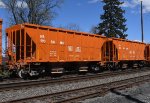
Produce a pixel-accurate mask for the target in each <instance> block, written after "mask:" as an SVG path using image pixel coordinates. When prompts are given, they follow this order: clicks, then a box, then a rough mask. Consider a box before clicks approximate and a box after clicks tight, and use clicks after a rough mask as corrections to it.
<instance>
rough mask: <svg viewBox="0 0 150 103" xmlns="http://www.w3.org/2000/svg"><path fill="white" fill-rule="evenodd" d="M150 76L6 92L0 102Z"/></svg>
mask: <svg viewBox="0 0 150 103" xmlns="http://www.w3.org/2000/svg"><path fill="white" fill-rule="evenodd" d="M148 74H150V71H146V72H141V73H135V74H129V75H122V76H115V77H110V78H105V79H95V80H89V81H88V80H87V81H82V82H72V83H69V84H68V83H66V84H60V85H56V84H55V85H51V84H50V85H49V86H43V87H34V88H23V89H21V90H15V91H5V92H0V101H3V102H4V101H9V100H14V99H19V98H26V97H31V96H35V95H44V94H50V93H56V92H62V91H66V90H72V89H78V88H83V87H89V86H94V85H99V84H103V83H108V82H113V81H118V80H123V79H129V78H133V77H138V76H143V75H148Z"/></svg>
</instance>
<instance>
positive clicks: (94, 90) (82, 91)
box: [2, 75, 150, 103]
mask: <svg viewBox="0 0 150 103" xmlns="http://www.w3.org/2000/svg"><path fill="white" fill-rule="evenodd" d="M147 81H150V75H144V76H139V77H134V78H129V79H124V80H120V81H114V82H109V83H104V84H100V85H95V86H90V87H84V88H79V89H74V90H68V91H63V92H58V93H53V94H46V95H41V96H33V97H29V98H22V99H17V100H11V101H7V103H20V102H24V103H28V102H29V101H30V100H33V99H38V100H39V99H43V98H51V100H52V101H51V102H52V103H70V102H77V101H79V100H84V99H87V98H92V97H96V96H102V95H104V94H106V93H108V92H109V91H110V90H117V89H118V90H120V89H125V88H129V87H132V86H134V85H137V84H138V85H139V84H140V83H143V82H147ZM2 103H6V102H2Z"/></svg>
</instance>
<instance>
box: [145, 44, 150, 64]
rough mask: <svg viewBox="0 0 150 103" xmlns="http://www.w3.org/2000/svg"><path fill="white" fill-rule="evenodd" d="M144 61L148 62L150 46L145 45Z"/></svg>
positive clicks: (149, 59)
mask: <svg viewBox="0 0 150 103" xmlns="http://www.w3.org/2000/svg"><path fill="white" fill-rule="evenodd" d="M144 56H145V59H146V60H147V61H148V62H150V44H147V45H146V48H145V55H144Z"/></svg>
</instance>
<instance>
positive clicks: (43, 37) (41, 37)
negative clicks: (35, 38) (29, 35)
mask: <svg viewBox="0 0 150 103" xmlns="http://www.w3.org/2000/svg"><path fill="white" fill-rule="evenodd" d="M40 42H41V43H46V40H45V36H44V35H40Z"/></svg>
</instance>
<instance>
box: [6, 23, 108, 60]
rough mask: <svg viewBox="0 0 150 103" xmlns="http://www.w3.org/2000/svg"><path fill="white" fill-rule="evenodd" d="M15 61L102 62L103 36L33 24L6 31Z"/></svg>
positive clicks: (104, 38)
mask: <svg viewBox="0 0 150 103" xmlns="http://www.w3.org/2000/svg"><path fill="white" fill-rule="evenodd" d="M6 34H7V37H8V51H9V53H10V55H11V57H12V58H11V59H13V60H14V62H24V63H30V62H79V61H81V62H82V61H101V56H102V55H101V48H102V46H103V44H104V42H106V40H107V38H106V37H105V36H100V35H95V34H89V33H84V32H76V31H71V30H64V29H59V28H52V27H48V26H40V25H33V24H21V25H15V26H12V27H10V28H8V29H7V30H6Z"/></svg>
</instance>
